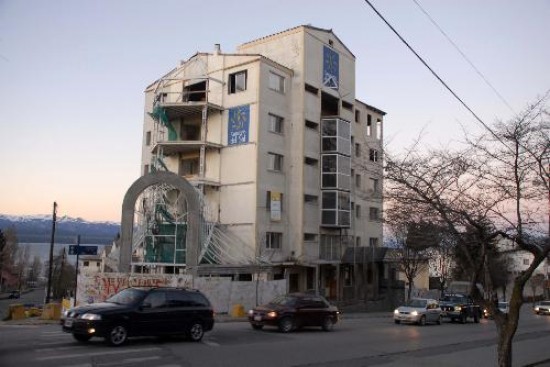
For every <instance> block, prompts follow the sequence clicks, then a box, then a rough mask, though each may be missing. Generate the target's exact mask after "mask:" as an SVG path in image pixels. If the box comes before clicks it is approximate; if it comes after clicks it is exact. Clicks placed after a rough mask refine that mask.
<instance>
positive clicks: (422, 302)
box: [393, 298, 441, 325]
mask: <svg viewBox="0 0 550 367" xmlns="http://www.w3.org/2000/svg"><path fill="white" fill-rule="evenodd" d="M393 321H394V322H395V323H396V324H400V323H401V322H410V323H415V324H418V325H426V323H428V322H435V323H436V324H438V325H441V308H440V307H439V303H438V302H437V301H436V300H435V299H429V298H412V299H411V300H410V301H409V302H407V303H406V304H405V305H403V306H400V307H399V308H397V309H395V311H393Z"/></svg>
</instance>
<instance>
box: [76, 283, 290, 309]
mask: <svg viewBox="0 0 550 367" xmlns="http://www.w3.org/2000/svg"><path fill="white" fill-rule="evenodd" d="M128 287H186V288H194V289H198V290H200V291H201V292H202V293H204V294H205V295H206V297H208V299H209V300H210V302H211V303H212V306H213V307H214V311H215V312H216V313H229V312H231V310H232V309H234V306H236V305H241V306H242V307H243V308H244V309H245V310H248V309H250V308H252V307H254V306H256V305H258V304H264V303H267V302H269V301H270V300H272V299H273V298H275V297H277V296H279V295H282V294H286V292H287V283H286V280H285V279H282V280H257V281H234V280H232V279H231V278H227V277H198V278H195V279H194V281H193V278H192V276H191V275H173V274H162V275H152V274H132V275H128V274H123V273H103V274H95V275H86V274H80V275H79V276H78V287H77V293H76V305H83V304H89V303H97V302H102V301H104V300H106V299H107V298H108V297H110V296H112V295H113V294H115V293H117V292H118V291H120V290H122V289H124V288H128Z"/></svg>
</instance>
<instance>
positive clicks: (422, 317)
mask: <svg viewBox="0 0 550 367" xmlns="http://www.w3.org/2000/svg"><path fill="white" fill-rule="evenodd" d="M418 325H420V326H424V325H426V316H424V315H422V316H420V320H418Z"/></svg>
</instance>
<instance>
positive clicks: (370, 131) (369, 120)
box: [367, 114, 372, 136]
mask: <svg viewBox="0 0 550 367" xmlns="http://www.w3.org/2000/svg"><path fill="white" fill-rule="evenodd" d="M367 135H368V136H371V135H372V116H371V115H369V114H367Z"/></svg>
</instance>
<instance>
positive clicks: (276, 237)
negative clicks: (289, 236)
mask: <svg viewBox="0 0 550 367" xmlns="http://www.w3.org/2000/svg"><path fill="white" fill-rule="evenodd" d="M282 240H283V234H282V233H278V232H266V234H265V248H268V249H273V250H279V249H281V245H282V242H283V241H282Z"/></svg>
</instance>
